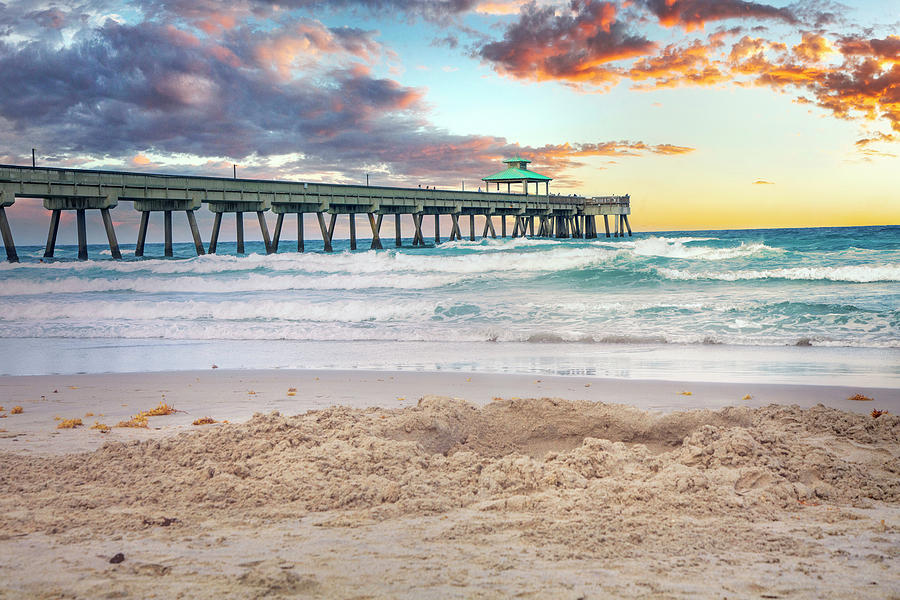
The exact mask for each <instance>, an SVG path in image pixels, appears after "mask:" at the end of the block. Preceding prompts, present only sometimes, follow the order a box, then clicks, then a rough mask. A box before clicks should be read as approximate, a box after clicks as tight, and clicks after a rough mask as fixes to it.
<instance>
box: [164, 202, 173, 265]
mask: <svg viewBox="0 0 900 600" xmlns="http://www.w3.org/2000/svg"><path fill="white" fill-rule="evenodd" d="M163 230H164V232H165V233H164V235H165V244H164V246H165V248H164V251H163V253H164V255H165V256H166V258H171V257H172V256H174V252H172V211H171V210H166V211H163Z"/></svg>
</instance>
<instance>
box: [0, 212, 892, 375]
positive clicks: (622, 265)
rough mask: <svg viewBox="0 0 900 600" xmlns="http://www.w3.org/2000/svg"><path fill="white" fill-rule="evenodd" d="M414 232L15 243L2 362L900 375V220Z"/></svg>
mask: <svg viewBox="0 0 900 600" xmlns="http://www.w3.org/2000/svg"><path fill="white" fill-rule="evenodd" d="M478 229H479V230H480V225H479V226H478ZM409 243H410V240H404V244H405V245H404V246H403V247H401V248H393V247H391V246H392V244H391V243H390V242H388V243H387V244H386V249H385V250H380V251H356V252H350V251H349V250H348V249H347V242H346V241H337V242H336V243H335V252H334V253H333V254H325V253H323V252H321V244H319V245H318V248H317V247H316V242H315V241H307V244H306V247H307V250H308V252H306V253H304V254H297V253H295V252H292V251H290V250H291V248H292V247H293V246H292V244H291V242H284V241H283V242H282V251H281V252H280V253H279V254H277V255H272V256H266V255H265V254H264V253H263V248H262V244H261V243H253V242H248V243H247V251H248V255H246V256H235V255H234V244H233V243H231V244H227V243H226V244H220V247H219V252H220V253H219V254H218V255H216V256H204V257H196V256H193V245H192V244H176V246H175V252H176V257H175V258H173V259H163V258H161V255H162V248H161V246H157V245H153V244H149V245H148V247H147V250H146V255H147V256H148V257H153V256H156V257H157V258H144V259H134V258H133V246H131V247H129V246H123V254H124V255H125V259H124V260H123V261H113V260H112V259H111V258H110V257H109V255H108V250H106V251H105V253H104V248H103V247H102V246H99V245H98V246H93V247H91V248H90V251H91V256H92V257H94V260H91V261H87V262H78V261H76V260H74V257H75V248H73V247H66V246H64V247H61V248H59V249H58V250H57V259H55V260H53V261H48V262H40V257H41V255H42V248H38V247H23V248H19V254H20V257H21V259H22V262H21V263H19V264H3V265H0V303H2V311H0V340H2V342H0V343H2V350H0V373H4V374H26V373H44V372H47V373H50V372H76V371H88V372H90V371H107V370H114V371H119V370H125V371H129V370H144V369H151V370H154V369H157V370H158V369H169V368H208V367H209V364H208V363H209V362H210V361H211V360H218V361H219V362H223V363H225V365H229V366H238V367H268V366H279V367H311V368H315V367H328V368H346V367H373V368H425V369H441V368H450V369H452V368H460V369H469V370H489V371H536V372H553V373H569V372H573V373H574V372H578V373H595V374H600V375H610V376H626V377H634V376H640V377H649V378H672V377H675V378H678V376H679V375H685V376H687V375H686V374H685V373H684V372H685V371H693V373H692V374H691V375H692V376H693V377H701V378H709V377H714V378H727V377H728V376H729V373H731V374H733V375H735V376H745V375H746V376H747V377H750V378H753V377H757V378H771V377H775V378H777V379H779V380H782V381H785V380H786V381H795V380H797V381H800V380H804V381H805V379H804V378H809V377H812V376H813V375H814V376H815V377H817V378H819V379H823V378H824V379H827V380H828V381H830V382H837V381H838V380H840V381H842V382H846V381H857V380H860V381H863V380H864V381H866V382H869V383H872V382H879V383H880V384H884V385H896V384H898V383H900V380H898V378H897V377H898V376H897V372H898V371H900V368H898V367H900V227H897V226H894V227H864V228H824V229H778V230H741V231H706V232H696V231H694V232H670V233H643V234H642V233H636V234H635V236H634V237H632V238H623V239H615V238H613V239H605V238H601V239H598V240H560V241H557V240H544V239H535V240H528V239H505V240H480V241H476V242H469V241H462V242H450V243H443V244H441V245H439V246H437V247H436V248H435V247H427V248H423V249H414V248H412V247H410V246H409ZM367 245H368V244H367V243H366V242H363V241H361V242H360V247H365V246H367ZM129 249H130V251H129ZM229 253H230V254H229ZM222 340H227V343H225V342H222ZM111 349H116V350H114V351H113V350H111ZM116 356H118V357H131V358H127V359H121V360H116V359H115V357H116ZM175 357H177V358H175ZM686 357H692V358H691V359H690V360H688V359H687V358H686ZM718 357H721V360H720V359H719V358H718ZM737 357H743V358H737ZM766 357H768V358H766ZM777 357H780V358H777ZM773 361H775V364H772V363H773ZM744 363H746V364H744ZM697 364H702V365H705V366H703V367H702V368H699V369H698V368H696V366H695V365H697ZM786 364H788V365H792V366H791V367H790V368H789V369H787V372H784V371H785V369H782V368H779V367H778V365H786ZM610 365H613V367H610ZM654 365H657V366H656V367H654ZM222 366H224V365H222ZM704 374H706V375H704ZM854 378H856V379H854Z"/></svg>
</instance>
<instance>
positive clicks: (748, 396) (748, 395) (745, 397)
mask: <svg viewBox="0 0 900 600" xmlns="http://www.w3.org/2000/svg"><path fill="white" fill-rule="evenodd" d="M741 400H753V396H751V395H750V394H747V395H746V396H744V397H743V398H741Z"/></svg>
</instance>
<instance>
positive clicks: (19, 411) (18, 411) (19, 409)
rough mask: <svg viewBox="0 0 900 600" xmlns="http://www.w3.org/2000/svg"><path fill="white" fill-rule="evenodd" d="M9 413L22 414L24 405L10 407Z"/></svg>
mask: <svg viewBox="0 0 900 600" xmlns="http://www.w3.org/2000/svg"><path fill="white" fill-rule="evenodd" d="M9 414H11V415H21V414H22V407H21V406H13V407H12V408H11V409H9Z"/></svg>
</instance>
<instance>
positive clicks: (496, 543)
mask: <svg viewBox="0 0 900 600" xmlns="http://www.w3.org/2000/svg"><path fill="white" fill-rule="evenodd" d="M292 388H293V389H294V390H296V391H295V392H289V390H290V389H292ZM436 392H437V394H436ZM856 393H861V394H863V395H865V396H868V397H871V398H874V399H873V400H872V401H851V400H848V398H849V397H850V396H851V395H853V394H856ZM748 396H749V397H748ZM0 397H2V398H3V402H2V403H0V404H2V405H3V406H4V409H5V410H4V413H3V414H6V415H7V417H6V418H4V419H0V429H3V432H2V438H0V524H2V525H0V582H2V583H0V597H4V598H20V597H31V598H57V597H66V598H104V597H105V598H122V597H134V598H150V597H153V598H173V597H185V598H221V597H226V598H231V597H233V598H245V597H266V598H269V597H274V598H278V597H311V598H398V597H399V598H418V597H431V598H505V597H513V596H514V597H523V598H547V597H553V598H573V599H574V598H603V597H623V598H624V597H653V598H689V597H698V596H699V597H711V598H712V597H715V598H721V597H729V598H846V597H865V598H896V597H898V596H900V576H898V575H897V572H896V569H894V568H893V565H894V564H895V562H896V560H897V558H898V555H900V550H898V548H900V483H898V473H900V418H898V417H897V416H896V415H897V414H898V413H900V393H898V391H897V390H888V389H863V388H859V389H850V388H840V387H825V386H784V385H762V384H711V383H692V384H689V383H684V382H665V381H635V380H611V379H598V378H578V377H534V376H524V375H486V374H465V373H415V372H388V371H385V372H375V371H369V372H366V371H226V370H209V371H204V372H181V373H140V374H108V375H67V376H37V377H5V378H3V379H0ZM160 402H164V403H167V404H169V405H171V406H172V407H174V408H175V409H177V410H178V411H179V412H176V413H174V414H171V415H166V416H154V417H150V418H149V420H148V427H147V428H146V429H125V428H117V427H113V428H112V429H111V430H110V432H109V433H101V432H100V431H99V430H96V429H93V430H92V429H89V427H90V426H91V425H93V424H94V422H95V421H98V422H101V423H106V424H109V425H115V424H116V423H118V422H119V421H121V420H124V419H127V418H129V417H130V416H132V415H134V414H136V413H138V412H140V411H144V410H149V409H152V408H154V407H155V406H156V405H158V404H159V403H160ZM12 406H21V407H22V412H21V413H20V414H10V410H11V408H12ZM873 409H879V410H888V411H889V412H888V414H886V415H883V416H881V417H879V418H877V419H876V418H873V417H872V416H871V414H870V413H871V412H872V410H873ZM88 413H93V414H92V415H91V416H88ZM205 416H209V417H212V418H213V419H214V420H216V421H220V422H219V423H216V424H212V425H204V426H193V425H191V423H192V422H193V421H194V420H196V419H198V418H200V417H205ZM57 417H58V420H57V419H56V418H57ZM72 418H81V419H82V422H83V423H84V425H85V426H83V427H79V428H75V429H57V428H56V426H57V424H58V423H60V422H61V421H62V420H64V419H72ZM226 420H227V421H228V422H227V423H222V422H221V421H226ZM118 554H121V555H122V556H121V558H123V560H122V561H121V562H114V563H111V562H110V560H111V559H114V557H116V556H117V555H118Z"/></svg>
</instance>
